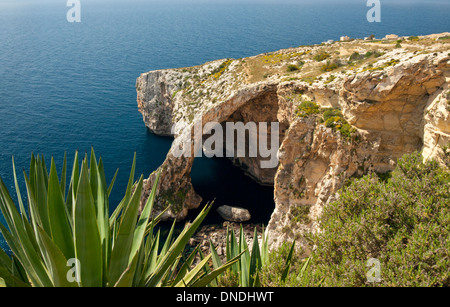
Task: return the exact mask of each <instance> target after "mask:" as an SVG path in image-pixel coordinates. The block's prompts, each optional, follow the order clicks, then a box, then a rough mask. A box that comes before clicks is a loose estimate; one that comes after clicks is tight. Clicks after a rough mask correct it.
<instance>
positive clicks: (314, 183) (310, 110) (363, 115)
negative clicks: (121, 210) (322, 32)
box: [136, 37, 450, 247]
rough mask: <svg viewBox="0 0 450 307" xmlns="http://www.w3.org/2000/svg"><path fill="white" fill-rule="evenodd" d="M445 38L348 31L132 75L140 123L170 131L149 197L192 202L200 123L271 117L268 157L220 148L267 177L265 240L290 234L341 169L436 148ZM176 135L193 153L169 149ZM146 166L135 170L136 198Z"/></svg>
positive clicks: (384, 165)
mask: <svg viewBox="0 0 450 307" xmlns="http://www.w3.org/2000/svg"><path fill="white" fill-rule="evenodd" d="M448 46H449V44H448V43H447V42H446V41H436V40H435V39H432V38H430V39H427V38H426V37H422V38H421V39H420V40H419V41H405V42H403V43H402V48H396V47H395V44H387V43H374V42H364V41H361V40H356V41H352V42H340V43H338V42H336V43H334V44H331V45H326V46H307V47H299V48H292V49H287V50H281V51H278V52H275V53H268V54H262V55H258V56H255V57H250V58H246V59H239V60H219V61H214V62H210V63H206V64H204V65H201V66H197V67H191V68H181V69H168V70H159V71H152V72H148V73H146V74H143V75H141V76H140V77H139V78H138V80H137V83H136V88H137V92H138V106H139V110H140V112H141V113H142V114H143V118H144V122H145V124H146V126H147V127H148V128H149V129H150V130H151V131H153V132H154V133H157V134H162V135H173V136H174V138H175V141H174V143H173V145H172V148H171V150H170V151H169V153H168V155H167V158H166V160H165V161H164V163H163V164H162V165H161V167H160V171H161V172H162V176H161V180H160V182H159V187H158V195H157V199H156V208H157V209H158V210H162V209H164V208H166V207H167V206H170V209H169V210H168V211H167V212H166V216H165V217H166V218H178V219H180V218H183V217H185V216H186V214H187V212H188V210H189V209H192V208H196V207H197V206H198V205H199V204H200V202H201V198H200V196H198V195H197V194H196V193H195V191H194V189H193V187H192V184H191V181H190V171H191V168H192V164H193V161H194V159H195V156H194V153H199V152H200V151H201V148H199V146H198V142H195V140H197V139H198V137H199V138H200V139H201V140H203V141H204V140H206V139H207V138H208V137H209V136H210V134H208V133H205V129H204V128H205V125H206V124H207V123H210V122H217V123H219V124H220V125H222V127H223V128H224V127H225V124H226V123H227V122H228V123H229V122H232V123H236V122H242V123H244V124H247V123H251V122H255V123H261V122H264V123H272V122H277V123H278V124H279V140H280V142H279V146H278V153H277V157H278V162H279V163H278V164H277V166H276V167H273V168H268V169H266V168H262V167H261V162H262V161H264V160H265V159H267V158H265V157H263V156H262V155H260V154H258V156H256V157H251V156H250V155H246V156H244V157H238V156H237V155H235V156H233V157H230V159H231V160H233V161H234V162H235V164H236V165H239V166H240V167H241V168H242V169H243V171H245V172H246V173H247V174H248V175H249V176H251V177H252V178H254V179H255V180H256V181H258V182H259V183H261V184H268V185H273V186H274V200H275V204H276V207H275V211H274V212H273V214H272V217H271V220H270V222H269V225H268V231H269V238H270V240H271V243H272V246H273V247H275V246H277V245H279V244H281V243H282V242H284V241H288V240H292V239H294V238H295V239H297V240H298V241H299V242H301V241H302V240H303V239H302V238H303V234H304V233H305V232H309V231H314V230H315V229H317V219H318V217H319V216H320V214H321V211H322V209H323V207H324V206H326V205H327V204H328V203H330V202H331V201H332V200H333V199H335V198H336V197H338V196H337V195H336V192H337V191H338V190H339V189H340V188H341V187H342V185H343V184H344V182H345V181H346V180H347V179H349V178H352V177H357V176H362V175H364V174H366V173H369V172H376V173H386V172H389V171H391V170H393V169H394V167H395V164H396V161H397V159H398V158H399V157H400V156H402V155H403V154H405V153H410V152H413V151H416V150H422V152H423V155H424V157H425V158H427V159H431V158H434V159H437V160H439V159H440V158H439V157H440V155H441V154H442V147H443V146H444V145H446V144H447V143H449V142H450V126H449V124H450V121H449V110H450V102H449V101H450V94H449V93H450V89H449V78H450V54H449V48H448ZM318 55H320V57H319V56H318ZM322 59H323V60H322ZM293 65H294V68H292V67H293ZM295 67H296V68H295ZM196 127H197V128H198V127H200V128H203V129H200V130H198V129H197V130H196V129H195V128H196ZM198 131H200V134H198ZM271 132H272V131H271V130H270V131H269V135H270V134H271ZM196 137H197V139H196ZM254 137H255V138H256V139H257V141H258V143H259V142H260V141H261V139H260V137H259V134H257V133H256V134H255V136H254ZM249 140H250V139H249V138H247V141H246V143H245V149H246V152H248V149H249V146H250V141H249ZM180 144H184V146H185V147H189V148H190V149H191V153H192V154H191V155H187V156H181V157H180V155H179V154H177V153H178V152H179V148H180ZM200 144H201V142H200ZM223 145H224V147H225V145H226V144H225V143H224V144H223ZM238 145H239V144H237V143H234V146H235V147H237V146H238ZM234 149H236V148H234ZM234 152H236V150H235V151H234ZM154 176H155V174H152V175H151V176H150V177H149V178H148V179H147V180H146V181H145V187H146V188H145V190H146V192H145V193H144V195H143V199H142V201H145V199H146V197H147V196H148V192H149V190H150V187H151V186H152V183H153V181H154V179H155V178H154ZM304 246H305V247H306V244H304Z"/></svg>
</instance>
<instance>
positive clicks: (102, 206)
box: [96, 158, 111, 285]
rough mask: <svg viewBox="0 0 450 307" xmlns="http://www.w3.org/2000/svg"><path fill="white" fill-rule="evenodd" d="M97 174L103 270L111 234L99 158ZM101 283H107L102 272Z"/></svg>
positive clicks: (105, 265)
mask: <svg viewBox="0 0 450 307" xmlns="http://www.w3.org/2000/svg"><path fill="white" fill-rule="evenodd" d="M97 171H98V175H97V176H96V177H97V180H98V185H97V188H98V191H97V205H98V208H97V225H98V229H99V233H100V240H101V242H102V251H103V272H108V270H109V259H110V255H111V234H110V227H109V199H108V192H107V190H106V179H105V171H104V167H103V161H102V159H101V158H100V160H99V164H98V167H97ZM103 275H104V279H103V285H106V283H107V278H106V277H107V274H103Z"/></svg>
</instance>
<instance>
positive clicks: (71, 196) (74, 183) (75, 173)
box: [66, 151, 80, 229]
mask: <svg viewBox="0 0 450 307" xmlns="http://www.w3.org/2000/svg"><path fill="white" fill-rule="evenodd" d="M79 180H80V164H79V160H78V151H76V152H75V157H74V158H73V166H72V175H71V177H70V184H69V191H68V192H67V197H66V208H67V211H68V212H69V216H71V219H70V222H71V223H72V229H73V228H74V225H73V204H75V198H76V195H77V190H78V181H79Z"/></svg>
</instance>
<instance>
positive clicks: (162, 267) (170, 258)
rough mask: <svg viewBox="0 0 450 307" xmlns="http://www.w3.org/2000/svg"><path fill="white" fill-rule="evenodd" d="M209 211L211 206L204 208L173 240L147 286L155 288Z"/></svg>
mask: <svg viewBox="0 0 450 307" xmlns="http://www.w3.org/2000/svg"><path fill="white" fill-rule="evenodd" d="M210 209H211V205H208V206H206V207H205V208H204V209H203V210H202V211H201V212H200V214H199V215H198V216H197V218H196V219H195V220H194V222H193V223H192V224H191V225H190V226H188V227H186V228H185V229H184V230H183V231H182V232H181V234H180V235H179V236H178V238H177V239H176V240H175V242H174V243H173V244H172V245H171V247H170V249H169V250H168V251H167V253H166V254H165V255H162V256H163V258H162V260H161V261H160V262H159V264H158V265H157V267H156V268H155V271H154V274H152V275H151V277H150V279H149V280H148V282H147V283H146V285H148V286H155V285H157V284H158V283H159V282H160V281H161V279H162V278H163V276H164V275H165V273H166V272H167V270H168V269H169V268H170V266H171V264H172V263H173V262H174V261H175V260H176V258H177V257H178V255H180V254H181V252H182V251H183V249H184V247H185V246H186V244H187V243H188V242H189V239H190V238H191V237H192V235H193V234H194V233H195V231H196V230H197V228H198V227H199V226H200V224H201V223H202V222H203V220H204V219H205V217H206V215H207V214H208V212H209V210H210Z"/></svg>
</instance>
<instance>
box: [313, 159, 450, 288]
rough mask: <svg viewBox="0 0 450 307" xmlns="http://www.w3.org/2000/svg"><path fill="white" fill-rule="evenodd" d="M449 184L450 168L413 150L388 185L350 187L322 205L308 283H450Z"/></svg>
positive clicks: (372, 178) (373, 180)
mask: <svg viewBox="0 0 450 307" xmlns="http://www.w3.org/2000/svg"><path fill="white" fill-rule="evenodd" d="M449 186H450V173H449V171H448V169H444V168H443V167H440V166H439V165H438V163H437V162H434V161H429V162H425V163H424V162H422V156H421V155H420V154H419V153H413V154H411V155H406V156H404V157H403V158H401V159H400V160H399V161H398V166H397V168H396V169H395V171H394V172H393V173H392V177H391V178H390V179H387V180H386V181H382V180H380V179H379V178H378V177H377V176H376V175H367V176H364V177H363V178H361V179H356V180H354V181H353V182H351V183H350V184H349V185H348V186H347V187H345V188H343V189H342V190H341V192H340V197H339V200H337V201H335V202H333V203H332V204H330V205H329V206H327V207H325V208H324V212H323V215H322V217H321V220H320V225H321V229H322V230H323V231H322V232H321V233H319V234H318V235H316V236H315V237H314V238H313V240H314V244H315V245H316V247H317V248H316V250H315V252H314V254H313V261H312V270H311V275H310V276H309V281H310V282H311V284H315V283H317V282H318V281H319V280H321V279H323V278H324V285H326V286H450V270H449V268H450V236H449V233H450V193H449ZM369 258H375V259H377V260H378V261H379V264H380V267H379V268H380V276H379V277H380V278H381V280H380V282H375V283H370V282H368V278H367V276H368V274H369V275H370V274H372V273H373V271H370V269H371V268H373V266H372V265H371V264H370V263H369V264H368V263H367V262H368V260H369ZM367 265H369V266H367ZM370 276H373V275H370Z"/></svg>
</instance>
